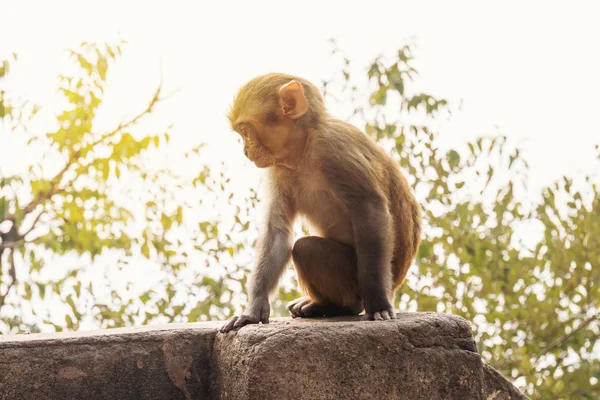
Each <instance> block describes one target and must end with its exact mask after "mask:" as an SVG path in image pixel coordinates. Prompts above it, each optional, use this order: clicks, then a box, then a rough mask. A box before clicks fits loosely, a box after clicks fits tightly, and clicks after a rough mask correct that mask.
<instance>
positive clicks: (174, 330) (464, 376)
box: [0, 313, 526, 400]
mask: <svg viewBox="0 0 600 400" xmlns="http://www.w3.org/2000/svg"><path fill="white" fill-rule="evenodd" d="M398 317H399V318H398V319H396V320H393V321H385V322H366V321H358V318H331V319H295V320H292V319H287V318H283V319H275V320H272V322H271V324H268V325H255V326H248V327H245V328H243V329H241V330H240V331H238V332H230V333H228V334H221V333H217V329H218V328H219V327H220V326H221V324H222V323H221V322H209V323H196V324H172V325H166V326H157V327H143V328H134V329H112V330H104V331H97V332H87V333H58V334H50V335H48V334H39V335H19V336H0V399H61V400H65V399H121V400H128V399H359V398H360V399H461V400H466V399H494V400H502V399H525V398H526V397H525V396H523V395H522V394H521V393H519V391H518V390H517V389H516V388H514V387H513V386H512V385H511V384H510V383H509V382H508V381H506V380H505V379H504V378H503V377H502V376H501V375H500V374H498V373H497V372H496V371H495V370H493V369H492V368H490V367H489V366H487V365H485V364H484V363H483V361H482V360H481V358H480V357H479V354H478V353H477V349H476V345H475V342H474V341H473V338H472V336H471V330H470V326H469V324H468V323H467V322H466V321H465V320H464V319H462V318H459V317H455V316H451V315H444V314H434V313H405V314H399V315H398Z"/></svg>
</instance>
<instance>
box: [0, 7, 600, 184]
mask: <svg viewBox="0 0 600 400" xmlns="http://www.w3.org/2000/svg"><path fill="white" fill-rule="evenodd" d="M599 17H600V2H598V1H569V2H566V1H564V2H552V1H527V2H523V1H519V2H515V1H502V2H475V1H468V2H467V1H452V2H447V1H436V2H434V1H421V2H418V3H417V2H404V1H393V2H392V1H389V2H387V1H386V2H383V1H370V2H356V1H319V2H317V1H302V2H297V3H286V2H281V1H245V2H242V1H239V2H237V1H236V2H234V1H221V2H200V1H195V2H192V1H169V2H167V1H162V2H157V1H131V0H128V1H125V0H121V1H108V0H104V1H82V0H79V1H62V0H53V1H42V0H40V1H25V0H19V1H6V0H0V59H2V58H5V57H6V56H7V55H8V54H9V53H10V52H16V53H18V55H19V63H18V64H17V65H15V67H14V69H13V71H12V72H11V74H10V79H9V80H8V82H5V83H4V84H5V86H6V89H7V90H10V91H13V92H15V93H18V94H19V95H21V96H22V97H24V98H27V99H30V100H32V101H34V102H36V103H38V104H40V105H42V106H43V107H44V108H45V109H46V110H47V113H46V114H42V115H41V119H42V120H41V122H40V125H38V126H44V121H46V122H47V121H52V119H51V115H50V113H51V111H53V110H54V111H56V109H57V105H56V99H57V93H56V91H55V89H56V85H57V80H56V76H57V75H58V74H59V73H63V72H64V71H65V70H66V69H67V65H68V62H69V61H68V59H67V55H66V52H64V50H65V49H67V48H72V47H75V46H77V45H78V44H79V43H81V42H82V41H88V42H92V41H96V42H115V41H116V40H117V39H118V38H123V39H126V40H127V41H128V42H129V44H128V45H127V46H126V47H125V55H124V57H123V58H122V59H121V60H120V61H119V63H118V64H117V66H116V67H115V68H114V69H113V70H112V72H111V74H110V75H109V91H108V92H107V96H106V100H105V107H104V109H103V113H102V115H100V116H99V120H98V128H99V130H103V129H102V125H105V126H113V125H114V124H115V123H116V122H118V121H119V120H121V118H122V117H123V116H125V115H132V114H134V113H137V112H138V111H139V110H140V109H142V108H143V107H144V106H145V105H146V101H147V99H148V98H149V97H150V95H151V93H152V91H153V90H154V88H155V86H156V85H157V84H158V81H159V76H160V72H161V71H162V75H163V79H164V82H165V85H166V90H167V92H168V91H170V90H172V89H176V88H179V89H180V92H178V94H177V95H176V96H175V97H173V98H171V99H170V100H169V102H168V103H167V104H165V105H163V106H162V107H161V108H159V110H158V113H157V114H156V116H155V117H154V119H153V120H152V123H153V124H155V125H156V126H158V127H162V126H166V125H168V124H170V123H174V124H175V128H176V130H175V131H174V134H173V135H172V140H173V144H172V145H173V146H174V147H175V148H178V149H185V148H189V147H191V146H194V145H197V144H198V143H200V142H208V143H209V144H210V145H211V151H207V152H205V153H203V154H204V155H205V157H206V159H205V161H206V162H207V163H212V162H220V161H222V160H224V161H226V162H227V164H228V165H230V166H232V169H233V170H234V172H235V175H236V178H237V179H240V180H243V181H244V182H245V183H248V182H250V183H251V184H252V183H253V182H256V179H257V177H258V174H257V170H256V168H254V167H253V166H251V165H250V164H249V163H248V162H247V161H246V160H245V159H244V157H243V156H241V152H240V153H235V152H236V151H240V150H241V149H240V148H239V147H238V145H237V144H236V140H235V135H234V134H233V133H231V131H230V128H229V126H228V124H227V120H226V117H225V115H226V113H227V111H228V107H229V105H230V103H231V100H232V98H233V96H234V94H235V93H236V91H237V89H238V88H239V86H240V85H242V84H243V83H244V82H246V81H247V80H249V79H250V78H252V77H254V76H256V75H258V74H262V73H266V72H271V71H279V72H287V73H291V74H295V75H299V76H302V77H305V78H307V79H309V80H311V81H313V82H314V83H316V84H317V85H319V84H320V82H321V81H322V80H324V79H328V78H330V77H331V76H332V75H333V74H334V73H336V72H338V71H339V69H340V64H339V63H338V62H337V59H334V58H332V57H331V54H330V50H331V47H330V44H329V43H328V39H329V38H336V39H337V41H338V45H339V47H340V48H341V49H343V50H344V51H345V52H346V54H347V56H348V57H349V58H350V59H351V60H353V62H354V63H355V64H356V66H357V68H358V73H361V74H363V75H364V74H365V73H366V71H365V70H364V69H363V68H365V67H366V66H367V63H368V62H370V61H372V60H373V58H374V57H376V56H377V55H378V54H380V53H387V54H390V53H393V52H394V50H396V49H398V48H399V47H401V46H402V45H404V44H406V43H407V41H409V40H410V39H412V38H414V39H416V42H417V44H418V49H417V50H416V52H415V55H416V62H415V65H416V67H417V69H418V70H419V72H420V77H421V78H420V81H419V86H420V87H421V88H422V90H424V91H425V92H428V93H431V94H433V95H435V96H437V97H444V98H447V99H448V100H450V101H451V102H452V103H453V104H455V105H457V104H459V103H460V102H461V101H462V104H463V107H462V111H461V112H458V113H455V114H454V116H453V117H452V119H451V120H450V121H449V122H447V123H445V124H444V126H443V131H442V132H443V135H444V138H445V139H444V142H445V143H446V144H456V143H463V142H464V141H465V140H467V139H470V138H473V137H476V136H479V135H487V134H495V133H502V134H505V135H507V136H509V138H511V139H513V140H514V142H516V143H521V142H522V141H523V140H525V141H524V142H522V143H521V144H522V146H523V147H524V148H525V150H526V154H525V157H526V159H527V160H528V161H529V163H530V167H531V171H530V179H531V182H530V184H531V189H532V190H533V191H534V192H535V189H536V188H539V187H540V186H542V185H547V184H550V183H551V182H553V181H554V180H556V179H558V178H560V177H561V176H562V175H565V174H566V175H573V174H576V173H577V172H580V171H584V172H586V171H587V172H590V169H591V168H596V167H594V166H595V165H597V164H596V163H595V160H594V159H595V157H594V151H593V145H594V144H596V143H600V128H598V126H599V123H600V121H599V115H600V112H599V110H600V73H599V71H600V52H599V50H600V23H599V22H598V19H599ZM335 111H336V112H335V114H337V115H338V116H340V117H344V116H346V115H347V114H348V113H349V111H350V110H335ZM46 126H47V125H46ZM495 126H498V127H499V128H498V129H497V128H495ZM22 142H23V140H22V138H17V137H14V135H13V136H9V135H7V134H6V132H3V131H2V130H1V127H0V171H4V172H5V173H14V172H18V171H22V170H23V169H24V168H26V167H27V165H28V161H29V160H30V159H31V157H34V156H33V155H31V154H30V153H27V149H26V148H25V147H24V146H23V144H22ZM231 145H234V150H233V151H231V147H230V146H231ZM232 155H233V157H232ZM51 167H52V166H50V165H49V166H48V168H51ZM200 168H201V166H198V171H199V170H200ZM193 172H197V171H193Z"/></svg>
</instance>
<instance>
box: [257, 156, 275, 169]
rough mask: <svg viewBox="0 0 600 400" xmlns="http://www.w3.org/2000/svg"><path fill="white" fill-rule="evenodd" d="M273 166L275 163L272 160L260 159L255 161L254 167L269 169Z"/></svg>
mask: <svg viewBox="0 0 600 400" xmlns="http://www.w3.org/2000/svg"><path fill="white" fill-rule="evenodd" d="M273 164H274V163H273V161H272V160H270V159H264V158H258V159H256V160H254V165H256V166H257V167H258V168H268V167H271V166H272V165H273Z"/></svg>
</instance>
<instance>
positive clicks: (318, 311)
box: [287, 297, 360, 318]
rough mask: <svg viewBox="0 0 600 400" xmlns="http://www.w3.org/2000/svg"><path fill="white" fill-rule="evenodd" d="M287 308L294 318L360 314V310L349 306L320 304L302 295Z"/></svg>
mask: <svg viewBox="0 0 600 400" xmlns="http://www.w3.org/2000/svg"><path fill="white" fill-rule="evenodd" d="M287 309H288V311H289V312H290V314H292V317H293V318H298V317H300V318H316V317H334V316H341V315H358V313H359V312H360V310H358V311H353V310H351V309H350V308H348V307H342V306H339V305H337V304H333V303H328V304H319V303H316V302H314V301H312V300H311V299H310V298H309V297H301V298H299V299H296V300H294V301H292V302H290V303H288V305H287Z"/></svg>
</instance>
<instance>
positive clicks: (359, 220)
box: [352, 198, 395, 319]
mask: <svg viewBox="0 0 600 400" xmlns="http://www.w3.org/2000/svg"><path fill="white" fill-rule="evenodd" d="M352 214H353V217H352V226H353V230H354V240H355V245H356V256H357V267H358V280H359V284H360V290H361V294H362V297H363V301H364V306H365V318H366V319H390V318H395V313H394V309H393V307H392V305H391V304H390V300H389V296H390V292H391V287H390V286H391V270H390V266H391V261H392V256H393V254H392V251H393V237H394V236H393V232H392V226H391V217H390V214H389V212H388V210H387V207H386V204H385V201H383V200H382V199H369V198H368V199H366V200H365V201H364V202H363V204H362V205H361V210H360V211H358V210H357V211H356V212H353V213H352Z"/></svg>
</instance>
